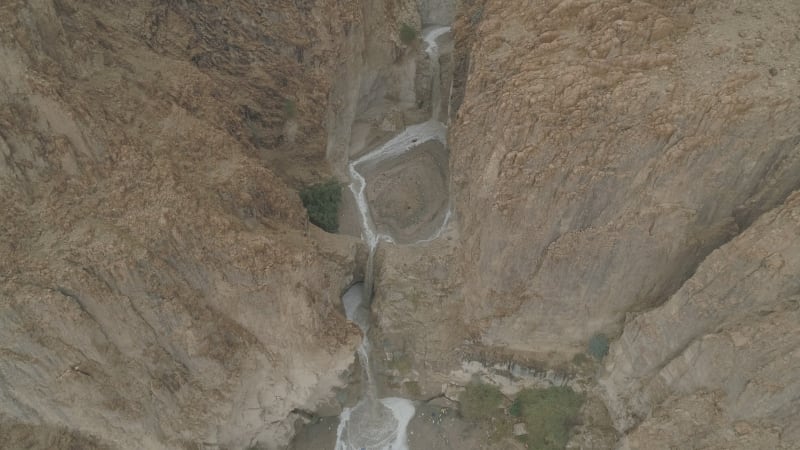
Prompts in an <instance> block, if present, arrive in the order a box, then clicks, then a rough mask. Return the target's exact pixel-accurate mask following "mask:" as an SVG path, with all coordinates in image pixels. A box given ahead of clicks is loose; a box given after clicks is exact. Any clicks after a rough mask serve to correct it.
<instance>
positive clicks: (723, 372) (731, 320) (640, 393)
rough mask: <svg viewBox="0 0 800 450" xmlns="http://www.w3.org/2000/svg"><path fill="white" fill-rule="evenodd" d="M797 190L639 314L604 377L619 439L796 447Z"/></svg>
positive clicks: (799, 355)
mask: <svg viewBox="0 0 800 450" xmlns="http://www.w3.org/2000/svg"><path fill="white" fill-rule="evenodd" d="M798 273H800V194H798V193H795V194H793V195H791V196H790V197H789V199H788V200H787V201H786V202H785V203H784V204H782V205H780V206H779V207H777V208H775V209H774V210H772V211H770V212H768V213H766V214H764V215H762V216H761V217H760V218H759V219H758V220H757V221H756V222H755V223H753V224H752V225H751V226H750V227H748V228H747V230H745V231H744V232H743V233H742V234H740V235H739V236H737V237H736V238H735V239H733V240H732V241H730V242H729V243H727V244H725V245H724V246H722V247H721V248H719V249H717V250H715V251H714V252H712V253H711V255H709V256H708V257H707V258H706V259H705V260H704V261H703V262H702V263H701V264H700V266H699V267H698V269H697V271H696V272H695V274H694V275H693V276H692V277H691V278H690V279H689V280H687V281H686V283H684V284H683V286H682V287H681V288H680V289H679V290H678V291H677V292H676V293H675V294H674V295H673V296H672V297H671V298H670V299H669V301H667V302H666V303H664V304H663V305H661V306H660V307H658V308H655V309H653V310H651V311H648V312H646V313H644V314H641V315H638V316H636V317H635V318H632V320H630V321H629V322H628V323H626V325H625V330H624V332H623V333H622V336H621V337H620V338H619V340H618V341H617V342H616V343H615V344H614V345H613V346H612V350H611V354H610V357H609V359H608V361H607V364H606V366H605V369H606V374H605V375H604V377H603V378H602V380H601V384H602V385H603V387H604V388H605V389H606V392H607V404H608V405H609V406H610V407H611V408H610V410H611V412H612V416H613V417H614V419H615V421H616V425H617V427H618V428H619V429H620V430H630V432H629V434H628V435H627V436H626V437H625V438H624V439H623V441H622V445H623V447H624V448H638V449H646V448H675V447H686V443H687V442H691V445H692V446H693V447H694V448H724V449H748V448H775V449H783V448H796V444H797V443H798V442H800V402H798V398H800V372H798V368H800V330H799V329H798V327H797V323H798V320H799V319H800V279H798V277H797V274H798Z"/></svg>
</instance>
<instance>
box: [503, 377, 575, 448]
mask: <svg viewBox="0 0 800 450" xmlns="http://www.w3.org/2000/svg"><path fill="white" fill-rule="evenodd" d="M582 404H583V396H581V395H580V394H578V393H576V392H575V391H573V390H572V389H570V388H568V387H563V386H562V387H551V388H547V389H523V390H522V391H520V392H519V394H517V397H516V398H515V399H514V402H513V403H512V404H511V406H510V407H509V408H508V412H509V414H511V415H512V416H515V417H519V418H521V419H522V420H523V421H524V422H525V428H526V429H527V431H528V434H527V435H525V436H521V440H522V441H524V442H526V443H527V444H528V447H529V448H535V449H541V450H563V449H564V447H566V445H567V441H568V440H569V431H570V429H571V428H572V427H573V426H574V425H576V424H577V423H578V411H579V410H580V407H581V405H582Z"/></svg>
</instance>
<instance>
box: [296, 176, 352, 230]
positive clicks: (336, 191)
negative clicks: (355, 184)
mask: <svg viewBox="0 0 800 450" xmlns="http://www.w3.org/2000/svg"><path fill="white" fill-rule="evenodd" d="M300 199H301V200H302V201H303V206H305V207H306V211H308V220H310V221H311V223H313V224H314V225H316V226H318V227H320V228H322V229H323V230H325V231H327V232H328V233H336V232H337V231H339V205H340V204H341V203H342V185H341V184H339V182H338V181H336V180H330V181H326V182H324V183H319V184H315V185H312V186H308V187H306V188H304V189H303V190H302V191H300Z"/></svg>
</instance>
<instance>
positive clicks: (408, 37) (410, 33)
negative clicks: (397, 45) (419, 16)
mask: <svg viewBox="0 0 800 450" xmlns="http://www.w3.org/2000/svg"><path fill="white" fill-rule="evenodd" d="M416 39H417V30H416V29H414V27H412V26H411V25H409V24H407V23H404V24H402V25H400V41H401V42H402V43H403V44H406V45H409V44H411V43H412V42H414V41H415V40H416Z"/></svg>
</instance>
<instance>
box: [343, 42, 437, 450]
mask: <svg viewBox="0 0 800 450" xmlns="http://www.w3.org/2000/svg"><path fill="white" fill-rule="evenodd" d="M449 31H450V27H436V28H432V29H430V30H427V31H426V32H425V34H424V36H423V40H424V42H425V45H426V47H425V52H426V53H427V55H428V57H429V59H430V62H431V82H432V87H431V118H430V119H429V120H428V121H426V122H423V123H419V124H416V125H411V126H409V127H406V128H405V129H404V130H403V131H402V132H400V133H399V134H397V135H396V136H395V137H394V138H392V139H391V140H389V141H388V142H386V143H385V144H383V145H381V146H379V147H377V148H375V149H374V150H372V151H370V152H368V153H367V154H365V155H364V156H362V157H360V158H358V159H356V160H354V161H351V162H350V164H349V165H348V172H349V175H350V180H351V183H350V190H351V191H352V192H353V195H354V196H355V199H356V204H357V206H358V211H359V214H360V215H361V232H362V238H363V239H364V241H365V242H366V243H367V246H368V247H369V255H368V257H367V267H366V269H365V275H364V282H363V283H357V284H355V285H353V286H352V287H351V288H350V289H349V290H348V291H347V292H346V293H345V294H344V296H343V297H342V302H343V303H344V307H345V313H346V314H347V318H348V319H350V320H351V321H353V322H354V323H356V324H357V325H358V326H359V328H361V331H362V332H363V334H364V339H363V341H362V343H361V346H359V349H358V359H359V362H360V363H361V366H362V367H363V369H364V372H365V374H366V381H367V383H366V385H367V386H366V389H365V392H364V396H363V398H362V399H361V400H360V401H359V402H358V404H356V405H355V406H354V407H353V408H346V409H345V410H344V411H342V414H341V416H340V421H339V428H338V429H337V432H336V447H335V449H336V450H362V449H369V450H383V449H386V450H408V444H407V437H406V428H407V427H408V422H409V421H410V420H411V418H412V417H413V416H414V412H415V409H414V405H413V403H412V402H411V401H410V400H407V399H404V398H397V397H390V398H382V399H379V398H378V392H377V385H376V383H375V377H374V374H373V371H372V367H371V364H370V360H369V341H368V339H367V333H368V331H369V327H370V323H369V317H370V314H369V307H370V303H371V301H372V291H373V272H374V258H375V251H376V250H377V248H378V243H379V242H380V241H387V242H392V243H393V242H394V239H393V238H392V236H390V235H388V234H384V233H379V232H378V230H377V228H376V226H375V223H374V222H373V220H372V216H371V213H370V209H369V204H368V202H367V195H366V192H365V191H366V185H367V182H366V180H365V178H364V176H363V175H362V174H361V173H360V172H359V167H360V166H362V165H363V164H364V163H367V162H369V163H375V162H377V161H382V160H386V159H389V158H394V157H397V156H399V155H402V154H403V153H406V152H408V151H410V150H412V149H414V148H415V147H417V146H419V145H421V144H423V143H425V142H428V141H431V140H436V141H439V142H440V143H441V144H442V145H443V146H444V145H446V140H447V127H446V126H445V124H444V123H442V122H441V121H440V120H439V116H440V114H441V109H442V99H441V90H442V89H441V85H440V84H441V81H440V64H439V56H440V55H439V46H438V44H437V43H436V39H438V38H439V37H440V36H442V35H444V34H445V33H447V32H449ZM450 215H451V212H450V207H449V206H448V210H447V212H446V214H445V215H444V218H443V220H442V223H441V225H440V226H439V227H438V228H437V229H436V230H435V231H434V232H433V233H431V235H430V236H428V237H426V238H424V239H421V240H419V241H417V243H421V242H428V241H431V240H433V239H436V238H437V237H439V236H440V235H441V234H442V232H443V230H444V229H445V228H446V227H447V223H448V221H449V220H450Z"/></svg>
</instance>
